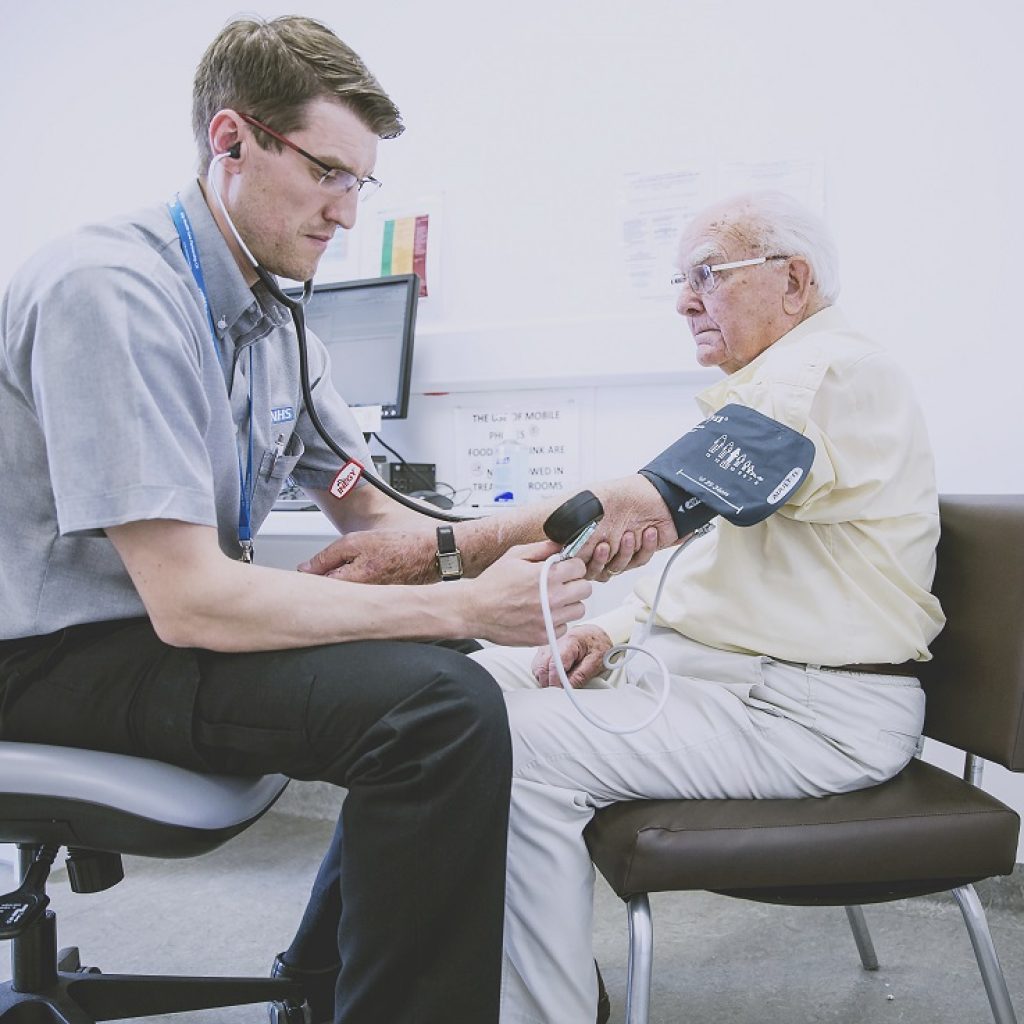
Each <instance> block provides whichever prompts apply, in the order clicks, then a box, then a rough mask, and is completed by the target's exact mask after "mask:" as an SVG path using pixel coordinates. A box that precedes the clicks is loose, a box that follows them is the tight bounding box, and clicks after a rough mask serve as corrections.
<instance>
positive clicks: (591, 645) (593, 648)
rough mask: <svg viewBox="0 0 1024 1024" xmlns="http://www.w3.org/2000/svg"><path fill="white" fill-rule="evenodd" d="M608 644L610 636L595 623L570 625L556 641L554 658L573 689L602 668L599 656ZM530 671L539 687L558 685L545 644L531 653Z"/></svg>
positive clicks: (555, 668) (588, 679)
mask: <svg viewBox="0 0 1024 1024" xmlns="http://www.w3.org/2000/svg"><path fill="white" fill-rule="evenodd" d="M611 647H612V641H611V637H609V636H608V634H607V633H606V632H605V631H604V630H603V629H599V628H598V627H597V626H574V627H573V628H572V629H570V630H569V632H568V633H566V634H565V636H563V637H562V638H561V639H560V640H559V641H558V657H559V659H560V660H561V662H562V668H564V669H565V675H566V678H567V679H568V680H569V683H570V684H571V685H572V688H573V689H574V690H578V689H579V688H580V687H581V686H585V685H586V684H587V683H588V682H589V681H590V680H591V679H593V678H594V676H596V675H598V674H600V673H601V672H603V671H604V660H603V659H604V656H605V654H606V653H607V652H608V651H609V650H611ZM530 671H531V672H532V673H533V675H534V678H535V679H536V680H537V682H538V683H540V685H541V686H561V685H562V680H561V679H559V677H558V668H557V667H556V665H555V662H554V660H553V659H552V657H551V648H550V647H548V646H547V645H546V644H545V645H544V646H543V647H541V648H540V649H539V650H538V651H537V654H536V655H535V656H534V659H533V664H532V665H531V666H530Z"/></svg>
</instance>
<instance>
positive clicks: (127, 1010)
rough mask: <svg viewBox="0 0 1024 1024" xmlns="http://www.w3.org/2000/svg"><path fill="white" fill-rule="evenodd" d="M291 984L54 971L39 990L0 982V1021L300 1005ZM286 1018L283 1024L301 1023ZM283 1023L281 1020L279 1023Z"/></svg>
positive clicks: (34, 1023) (70, 1021) (75, 1022)
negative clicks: (277, 1003)
mask: <svg viewBox="0 0 1024 1024" xmlns="http://www.w3.org/2000/svg"><path fill="white" fill-rule="evenodd" d="M303 999H304V996H303V993H302V991H301V989H299V987H298V986H296V985H295V984H294V983H291V982H286V981H279V980H277V979H274V978H183V977H163V976H146V975H128V974H98V973H79V972H73V973H69V972H63V971H62V972H60V973H59V974H58V975H57V981H56V984H55V985H52V986H50V987H49V988H47V989H46V990H45V991H44V992H16V991H15V990H14V988H13V983H12V982H7V983H6V984H4V985H0V1024H50V1022H51V1021H52V1022H55V1024H95V1022H97V1021H103V1020H122V1019H124V1018H126V1017H152V1016H156V1015H158V1014H162V1013H181V1012H182V1011H187V1010H207V1009H214V1008H216V1007H219V1006H244V1005H246V1004H249V1003H269V1002H274V1001H278V1000H282V1001H283V1000H287V1001H289V1002H291V1003H293V1004H295V1005H298V1006H299V1007H302V1006H303ZM301 1022H302V1017H292V1018H291V1019H289V1020H288V1024H301ZM282 1024H283V1022H282Z"/></svg>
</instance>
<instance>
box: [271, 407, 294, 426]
mask: <svg viewBox="0 0 1024 1024" xmlns="http://www.w3.org/2000/svg"><path fill="white" fill-rule="evenodd" d="M293 419H295V409H294V408H292V406H290V405H279V406H278V407H277V408H276V409H271V410H270V422H271V423H288V422H290V421H291V420H293Z"/></svg>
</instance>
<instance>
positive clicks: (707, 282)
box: [672, 255, 789, 295]
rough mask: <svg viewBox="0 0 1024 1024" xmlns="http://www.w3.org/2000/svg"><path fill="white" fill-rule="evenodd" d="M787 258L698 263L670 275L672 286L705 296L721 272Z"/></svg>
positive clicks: (716, 282)
mask: <svg viewBox="0 0 1024 1024" xmlns="http://www.w3.org/2000/svg"><path fill="white" fill-rule="evenodd" d="M788 259H789V257H788V256H778V255H776V256H758V257H756V258H755V259H752V260H734V261H733V262H732V263H714V264H711V265H709V264H707V263H699V264H698V265H697V266H696V267H690V269H689V270H687V271H685V273H681V274H673V275H672V284H673V285H674V286H675V287H676V288H681V287H682V286H683V285H684V284H688V285H689V286H690V289H691V291H693V292H696V293H697V294H698V295H707V294H708V293H709V292H713V291H714V290H715V289H716V288H717V287H718V278H717V277H715V275H716V274H720V273H721V272H722V271H723V270H737V269H738V268H739V267H759V266H760V265H761V264H762V263H767V262H768V261H769V260H788Z"/></svg>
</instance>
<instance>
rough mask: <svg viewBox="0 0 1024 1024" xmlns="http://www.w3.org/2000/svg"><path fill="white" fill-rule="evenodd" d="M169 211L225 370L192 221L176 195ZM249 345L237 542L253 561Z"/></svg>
mask: <svg viewBox="0 0 1024 1024" xmlns="http://www.w3.org/2000/svg"><path fill="white" fill-rule="evenodd" d="M167 209H168V210H170V211H171V220H173V221H174V226H175V228H176V229H177V231H178V238H179V239H180V240H181V251H182V253H183V254H184V256H185V261H186V262H187V263H188V265H189V269H190V270H191V271H192V276H193V277H194V278H195V282H196V285H197V286H198V288H199V293H200V294H201V295H202V297H203V309H205V310H206V321H207V323H208V324H209V325H210V338H211V340H212V342H213V351H214V352H215V353H216V355H217V362H218V363H220V368H221V372H222V373H224V372H226V371H225V368H224V357H223V356H222V355H221V352H220V346H219V345H218V344H217V332H216V330H215V329H214V326H213V313H212V311H211V310H210V299H209V296H208V295H207V293H206V282H205V281H204V280H203V267H202V264H201V263H200V262H199V250H198V249H197V248H196V240H195V236H194V235H193V234H192V224H191V222H190V221H189V219H188V214H187V213H186V212H185V208H184V207H183V206H182V205H181V200H180V199H179V197H178V196H175V197H174V199H173V200H172V201H171V202H169V203H168V204H167ZM252 374H253V363H252V346H251V345H250V346H249V379H248V385H249V391H248V408H249V454H248V458H247V461H246V466H245V472H244V473H243V471H242V453H241V452H238V495H239V496H238V544H239V547H241V549H242V561H243V562H251V561H252V497H253V491H254V488H255V485H254V482H253V478H252V462H253V458H252V455H253V438H252Z"/></svg>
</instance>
